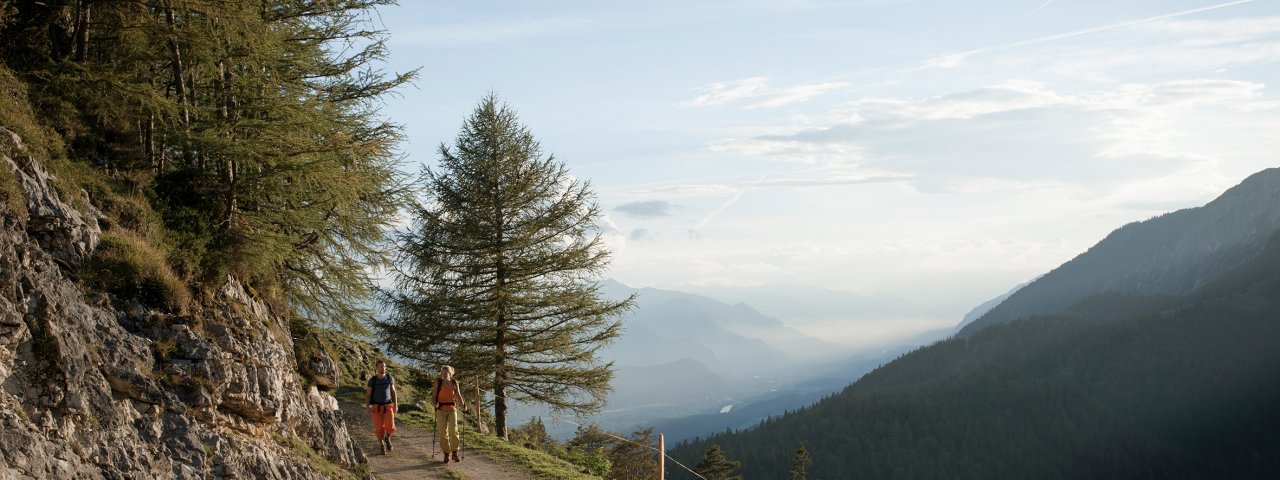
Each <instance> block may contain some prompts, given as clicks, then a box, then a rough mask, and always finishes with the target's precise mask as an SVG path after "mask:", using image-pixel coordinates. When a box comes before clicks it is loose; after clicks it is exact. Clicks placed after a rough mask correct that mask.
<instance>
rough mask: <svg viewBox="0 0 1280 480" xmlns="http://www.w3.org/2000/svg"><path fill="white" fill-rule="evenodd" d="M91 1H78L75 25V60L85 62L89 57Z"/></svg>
mask: <svg viewBox="0 0 1280 480" xmlns="http://www.w3.org/2000/svg"><path fill="white" fill-rule="evenodd" d="M89 7H90V5H89V2H88V0H80V1H78V2H76V26H75V42H76V47H75V52H76V53H75V61H76V62H77V63H83V62H84V60H85V58H87V57H88V51H89Z"/></svg>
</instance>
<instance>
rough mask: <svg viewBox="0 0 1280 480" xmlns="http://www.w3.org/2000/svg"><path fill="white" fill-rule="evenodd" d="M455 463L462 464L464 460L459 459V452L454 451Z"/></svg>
mask: <svg viewBox="0 0 1280 480" xmlns="http://www.w3.org/2000/svg"><path fill="white" fill-rule="evenodd" d="M453 461H455V462H461V461H462V459H461V458H458V451H457V450H454V451H453Z"/></svg>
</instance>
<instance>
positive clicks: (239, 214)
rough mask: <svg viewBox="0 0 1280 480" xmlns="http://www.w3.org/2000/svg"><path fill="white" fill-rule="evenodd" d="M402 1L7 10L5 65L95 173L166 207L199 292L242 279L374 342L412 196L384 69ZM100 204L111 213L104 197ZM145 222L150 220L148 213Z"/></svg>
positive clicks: (162, 2)
mask: <svg viewBox="0 0 1280 480" xmlns="http://www.w3.org/2000/svg"><path fill="white" fill-rule="evenodd" d="M391 3H393V0H336V1H319V2H318V1H312V0H263V1H253V2H246V1H224V0H145V1H127V2H125V1H94V0H60V1H50V2H0V10H4V11H5V13H4V14H3V15H4V18H3V19H0V20H2V21H0V57H3V58H0V60H3V63H5V65H7V66H9V67H10V68H13V69H14V70H15V72H16V73H18V74H19V75H20V76H21V77H22V78H23V79H24V80H25V81H27V82H29V83H30V85H31V91H32V95H31V96H32V99H31V100H32V103H33V104H34V105H36V106H37V108H38V109H40V110H41V112H40V113H41V114H42V116H43V117H45V118H47V119H49V123H50V125H52V126H54V127H56V128H57V130H58V133H59V134H61V136H62V137H63V138H65V139H66V140H67V144H68V147H69V150H70V154H71V157H72V159H74V160H81V161H89V162H91V163H92V164H93V165H94V166H95V167H98V168H100V169H102V170H104V171H105V172H104V173H106V174H109V175H110V177H112V178H125V179H128V183H130V185H129V186H128V189H131V190H133V191H134V193H135V194H137V195H138V196H139V197H143V198H149V199H151V203H152V207H153V208H154V209H156V210H158V211H159V214H160V215H161V217H162V223H163V227H161V228H163V231H162V232H152V231H151V230H157V229H158V228H152V227H151V226H150V225H145V224H143V223H144V222H143V221H140V220H137V219H138V218H139V217H140V215H138V214H137V213H138V212H136V211H133V210H130V211H128V212H126V213H127V215H122V221H127V222H132V223H126V224H124V225H121V226H122V227H124V228H128V229H133V230H137V231H140V232H142V233H144V234H146V235H145V236H147V238H148V240H149V241H151V242H152V243H155V244H164V246H165V247H167V248H165V250H166V251H167V252H168V254H169V257H170V258H169V260H170V262H171V263H172V264H173V265H174V267H175V268H176V270H178V272H179V273H180V274H182V275H183V276H184V277H185V278H186V280H188V281H189V283H190V284H193V285H202V286H206V287H210V286H211V287H214V288H216V287H217V286H220V285H221V282H222V281H223V280H225V278H226V277H227V276H228V275H231V276H235V277H237V278H239V279H240V280H242V281H243V282H244V283H245V284H246V285H248V286H249V287H251V288H252V291H254V292H255V293H257V294H258V295H259V296H260V297H261V298H262V299H264V300H267V301H268V302H270V303H271V304H272V305H273V306H276V305H287V307H288V308H285V309H281V310H280V311H279V313H282V314H284V313H293V314H295V315H297V316H300V317H303V318H305V319H308V320H310V321H311V322H312V323H329V324H333V325H337V326H341V327H344V328H347V329H350V330H356V331H359V330H361V329H362V327H361V322H362V320H364V319H367V318H368V317H369V315H368V314H369V312H368V311H367V310H366V309H365V308H363V307H362V305H364V304H365V302H364V300H365V299H367V297H368V294H369V293H370V292H371V290H372V280H371V279H370V277H369V275H368V271H369V267H370V266H376V265H379V264H382V263H385V261H386V260H387V258H386V257H387V255H386V252H385V251H384V248H383V247H384V246H385V245H384V243H385V238H384V231H385V230H386V228H387V227H388V226H389V223H390V222H391V221H392V220H393V219H394V216H395V213H396V212H397V211H398V210H399V209H400V208H401V207H403V206H404V205H405V204H406V203H407V200H408V195H407V193H408V192H407V188H406V181H405V180H406V178H405V176H404V175H403V174H401V173H400V170H399V168H398V167H399V163H400V160H401V157H400V156H399V155H398V154H397V153H395V149H396V144H397V142H398V141H399V139H400V133H399V127H398V126H397V125H394V124H391V123H388V122H387V121H386V120H385V119H383V118H382V117H381V116H380V115H379V112H378V106H379V104H380V103H379V102H380V99H382V98H383V97H384V96H385V95H386V94H387V93H388V92H390V91H391V89H393V88H394V87H396V86H398V85H401V84H403V83H405V82H407V81H408V80H409V79H410V78H411V77H412V76H413V74H414V72H409V73H406V74H400V75H386V74H384V73H382V72H380V71H378V69H377V68H378V66H379V63H380V61H381V60H382V59H383V58H384V57H385V55H386V53H387V51H386V47H385V43H384V40H385V32H382V31H380V30H378V29H377V28H373V25H371V20H372V11H373V10H374V9H376V8H377V7H379V6H383V5H388V4H391ZM89 193H90V196H91V200H93V201H94V202H95V203H97V204H98V206H99V207H107V208H108V209H110V207H111V205H104V199H103V198H100V197H98V194H99V192H97V191H95V190H94V189H92V188H91V189H89ZM134 210H136V209H134Z"/></svg>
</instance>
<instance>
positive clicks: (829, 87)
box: [679, 77, 849, 110]
mask: <svg viewBox="0 0 1280 480" xmlns="http://www.w3.org/2000/svg"><path fill="white" fill-rule="evenodd" d="M848 86H849V84H848V83H846V82H823V83H813V84H801V85H792V86H788V87H782V88H775V87H770V86H769V79H768V78H766V77H751V78H745V79H742V80H735V81H732V82H717V83H712V84H709V85H703V86H701V87H698V88H696V89H695V90H697V91H699V92H702V93H701V95H698V96H696V97H694V98H691V99H689V100H685V101H683V102H680V104H679V106H680V107H681V108H690V107H713V106H718V105H724V104H727V103H732V102H737V101H739V100H747V99H755V100H757V101H756V102H753V103H751V104H749V105H747V106H746V107H744V108H746V109H748V110H750V109H756V108H769V107H781V106H784V105H791V104H794V103H800V102H804V101H807V100H809V99H811V98H814V97H817V96H819V95H822V94H824V93H827V92H832V91H836V90H841V89H844V88H847V87H848Z"/></svg>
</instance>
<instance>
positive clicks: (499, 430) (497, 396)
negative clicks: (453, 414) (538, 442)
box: [493, 289, 507, 440]
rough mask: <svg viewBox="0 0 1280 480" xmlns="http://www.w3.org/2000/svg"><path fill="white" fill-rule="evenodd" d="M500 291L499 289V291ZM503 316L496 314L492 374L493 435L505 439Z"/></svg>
mask: <svg viewBox="0 0 1280 480" xmlns="http://www.w3.org/2000/svg"><path fill="white" fill-rule="evenodd" d="M499 291H501V289H499ZM503 317H504V315H502V314H498V338H497V346H496V347H497V359H496V360H497V362H496V363H497V368H496V369H495V370H494V372H493V434H494V435H497V436H498V438H502V439H504V440H505V439H506V438H507V375H506V372H505V371H504V370H505V367H506V363H507V358H506V357H507V330H506V329H507V326H506V319H505V318H503Z"/></svg>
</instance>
